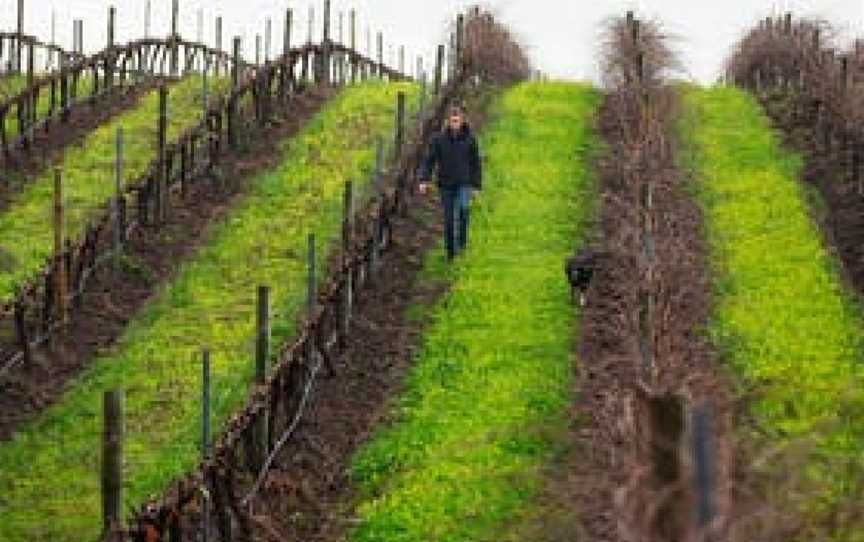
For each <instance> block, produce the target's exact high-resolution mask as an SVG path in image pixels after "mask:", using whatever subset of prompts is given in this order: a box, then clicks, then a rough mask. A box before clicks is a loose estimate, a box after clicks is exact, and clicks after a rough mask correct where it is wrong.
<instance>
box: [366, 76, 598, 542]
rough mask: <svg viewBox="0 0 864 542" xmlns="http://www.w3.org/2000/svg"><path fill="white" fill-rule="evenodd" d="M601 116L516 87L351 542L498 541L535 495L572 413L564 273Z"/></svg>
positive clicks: (588, 196) (558, 96) (594, 98)
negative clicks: (464, 247) (554, 435)
mask: <svg viewBox="0 0 864 542" xmlns="http://www.w3.org/2000/svg"><path fill="white" fill-rule="evenodd" d="M598 104H599V95H598V94H597V93H596V92H595V91H593V90H592V89H590V88H588V87H586V86H582V85H574V84H564V83H551V84H537V83H525V84H521V85H519V86H517V87H515V88H514V89H512V90H509V91H507V92H506V93H504V94H503V96H502V97H500V99H499V101H498V102H497V104H496V106H495V108H494V110H493V113H494V117H493V118H494V120H493V121H492V122H491V124H490V125H489V126H488V128H487V129H486V130H485V132H484V135H483V137H482V138H481V145H482V147H483V153H484V154H485V155H486V156H487V157H488V162H487V165H486V173H485V179H486V180H485V181H484V186H485V189H484V192H483V194H482V196H481V198H482V199H481V202H480V203H479V206H477V207H476V208H475V211H474V214H473V216H472V219H473V221H474V222H473V225H472V231H471V236H472V240H471V246H470V247H469V250H468V251H467V253H466V254H465V255H464V256H463V258H464V259H463V260H460V261H458V263H457V264H456V268H455V269H454V270H453V273H452V280H453V285H452V290H451V292H450V293H449V294H448V295H447V296H446V298H445V299H444V300H442V301H441V302H440V303H439V304H438V305H437V306H436V307H435V308H434V309H433V311H434V312H433V314H432V316H431V323H430V324H429V328H428V329H427V331H426V335H425V338H424V341H423V347H422V350H421V352H420V353H419V357H418V359H417V364H416V367H415V368H414V369H413V371H412V373H411V375H410V376H409V378H408V382H407V389H406V391H405V393H404V396H403V397H401V400H400V401H399V402H398V403H397V404H396V405H395V408H394V410H395V411H394V416H395V417H396V420H395V421H394V423H393V425H392V426H390V427H386V428H384V429H382V430H380V431H379V432H378V433H377V435H376V436H375V437H374V438H373V439H372V440H371V442H369V443H368V444H367V445H366V446H365V447H364V448H363V449H361V450H360V451H359V452H358V454H357V455H356V456H355V459H354V461H353V475H354V478H355V479H356V480H357V482H358V484H359V486H360V502H359V504H358V507H359V510H358V514H359V516H360V520H361V523H360V526H359V527H358V528H357V529H356V530H355V532H354V533H353V534H352V538H353V540H356V541H362V542H372V541H376V542H377V541H380V542H384V541H386V542H405V541H417V542H421V541H422V542H426V541H429V540H447V541H457V540H472V541H474V540H486V539H488V540H498V539H500V537H496V534H500V530H498V529H499V528H500V525H501V523H502V522H504V521H506V520H508V519H515V517H516V516H517V515H518V514H519V513H520V511H521V510H522V509H523V507H525V506H527V505H528V504H529V500H530V498H531V497H532V496H533V495H535V494H536V492H537V490H538V488H539V486H540V484H541V479H542V477H541V475H540V474H539V471H538V469H539V468H540V467H541V466H542V464H543V462H544V461H545V460H546V459H547V458H548V457H549V454H550V451H551V449H552V447H553V443H552V442H550V439H549V438H548V434H549V433H550V432H552V430H555V429H559V428H560V426H561V424H562V423H563V422H564V418H565V416H564V412H565V411H566V408H567V405H568V404H569V403H570V400H571V390H572V374H571V372H572V357H571V352H572V350H573V344H572V343H573V337H574V331H573V326H574V323H575V321H574V320H575V316H574V312H575V311H574V308H573V306H572V305H571V303H570V301H569V293H568V285H567V282H566V281H565V278H564V275H563V273H562V272H561V268H562V262H563V261H564V259H565V258H566V257H567V256H568V255H569V254H571V253H572V251H573V248H574V245H575V244H576V241H577V240H578V239H579V237H580V235H581V233H580V232H579V225H580V224H582V223H583V220H584V219H585V217H586V216H587V215H588V213H589V212H590V207H591V202H592V200H593V199H594V196H593V194H594V188H595V186H594V182H593V181H592V180H591V175H590V174H589V172H588V164H587V160H586V154H587V153H589V152H590V150H591V148H592V146H593V145H594V137H595V136H594V134H593V133H592V120H593V113H594V111H595V109H596V108H597V106H598ZM431 261H432V262H435V261H437V260H431Z"/></svg>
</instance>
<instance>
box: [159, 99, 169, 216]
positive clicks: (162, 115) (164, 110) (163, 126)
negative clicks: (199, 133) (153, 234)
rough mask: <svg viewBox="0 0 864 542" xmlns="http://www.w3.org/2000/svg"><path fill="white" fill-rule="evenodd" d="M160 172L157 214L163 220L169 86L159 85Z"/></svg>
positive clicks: (165, 212) (166, 181) (166, 179)
mask: <svg viewBox="0 0 864 542" xmlns="http://www.w3.org/2000/svg"><path fill="white" fill-rule="evenodd" d="M157 137H158V140H157V144H158V153H159V154H158V160H159V165H158V167H159V172H158V173H157V189H156V210H157V212H156V216H157V217H158V220H160V221H163V220H165V217H166V216H167V214H168V213H167V209H166V207H167V205H168V168H167V167H166V166H167V164H166V157H165V147H166V145H167V141H168V87H167V86H166V85H164V84H163V85H161V86H160V87H159V126H158V132H157Z"/></svg>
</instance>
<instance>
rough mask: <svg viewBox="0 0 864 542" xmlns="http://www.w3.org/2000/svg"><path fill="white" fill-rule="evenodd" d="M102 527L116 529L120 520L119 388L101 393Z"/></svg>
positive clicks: (120, 448) (120, 400)
mask: <svg viewBox="0 0 864 542" xmlns="http://www.w3.org/2000/svg"><path fill="white" fill-rule="evenodd" d="M103 413H104V414H103V421H104V429H103V433H102V528H103V529H104V532H106V533H107V532H112V531H113V530H115V529H119V528H120V527H121V525H122V522H123V436H124V435H123V434H124V423H123V391H122V390H112V391H106V392H105V394H104V396H103Z"/></svg>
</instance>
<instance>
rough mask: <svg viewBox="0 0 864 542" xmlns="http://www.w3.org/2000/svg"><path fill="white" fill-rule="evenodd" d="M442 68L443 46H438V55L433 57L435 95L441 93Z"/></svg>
mask: <svg viewBox="0 0 864 542" xmlns="http://www.w3.org/2000/svg"><path fill="white" fill-rule="evenodd" d="M443 68H444V46H443V45H439V46H438V56H437V57H436V58H435V95H436V96H438V95H439V94H441V75H442V73H441V72H442V70H443Z"/></svg>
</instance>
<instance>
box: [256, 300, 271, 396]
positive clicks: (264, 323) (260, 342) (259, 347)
mask: <svg viewBox="0 0 864 542" xmlns="http://www.w3.org/2000/svg"><path fill="white" fill-rule="evenodd" d="M257 330H258V334H257V339H256V343H255V345H256V346H255V378H256V382H257V383H258V384H264V382H265V381H266V380H267V372H268V370H269V367H268V365H267V364H268V362H269V359H270V287H269V286H263V285H262V286H259V287H258V320H257Z"/></svg>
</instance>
